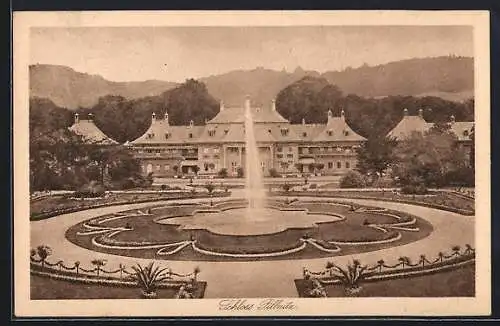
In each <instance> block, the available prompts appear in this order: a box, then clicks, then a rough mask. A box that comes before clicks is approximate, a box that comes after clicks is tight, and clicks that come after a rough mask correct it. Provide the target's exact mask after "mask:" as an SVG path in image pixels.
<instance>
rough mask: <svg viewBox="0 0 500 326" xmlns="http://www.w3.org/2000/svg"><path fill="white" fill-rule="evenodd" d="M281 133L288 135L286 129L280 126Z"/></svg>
mask: <svg viewBox="0 0 500 326" xmlns="http://www.w3.org/2000/svg"><path fill="white" fill-rule="evenodd" d="M281 135H282V136H288V129H287V128H282V129H281Z"/></svg>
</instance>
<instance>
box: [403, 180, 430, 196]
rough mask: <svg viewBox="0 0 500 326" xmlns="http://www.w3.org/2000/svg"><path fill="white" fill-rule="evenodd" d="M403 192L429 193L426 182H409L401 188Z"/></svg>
mask: <svg viewBox="0 0 500 326" xmlns="http://www.w3.org/2000/svg"><path fill="white" fill-rule="evenodd" d="M401 192H402V193H403V194H412V195H425V194H426V193H427V187H426V186H425V184H423V183H420V184H409V185H406V186H403V187H402V188H401Z"/></svg>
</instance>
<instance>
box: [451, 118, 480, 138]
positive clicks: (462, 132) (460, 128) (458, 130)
mask: <svg viewBox="0 0 500 326" xmlns="http://www.w3.org/2000/svg"><path fill="white" fill-rule="evenodd" d="M472 127H474V122H473V121H460V122H458V121H457V122H455V121H454V122H452V123H450V129H451V131H453V133H454V134H455V135H456V136H457V138H458V140H460V141H467V140H471V139H470V134H471V133H472Z"/></svg>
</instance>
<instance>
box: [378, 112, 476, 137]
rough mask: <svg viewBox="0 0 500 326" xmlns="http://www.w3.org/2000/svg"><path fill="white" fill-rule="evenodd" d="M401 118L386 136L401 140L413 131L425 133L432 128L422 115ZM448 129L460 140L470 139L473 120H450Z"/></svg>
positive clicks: (430, 123)
mask: <svg viewBox="0 0 500 326" xmlns="http://www.w3.org/2000/svg"><path fill="white" fill-rule="evenodd" d="M406 114H407V111H405V116H403V119H401V121H400V122H399V123H398V124H397V125H396V127H394V128H393V129H392V130H391V131H390V132H389V133H388V134H387V136H388V137H394V138H396V139H397V140H402V139H405V138H408V137H409V136H410V135H411V134H412V133H413V132H420V133H425V132H427V131H429V129H431V128H432V126H433V125H434V123H432V122H427V121H425V120H424V118H423V117H422V115H421V114H420V115H416V116H409V115H406ZM449 125H450V130H451V131H452V132H453V133H454V134H455V135H456V136H457V138H458V140H460V141H467V140H470V137H469V135H470V133H471V132H472V127H473V126H474V122H473V121H455V120H454V118H452V121H451V122H450V123H449Z"/></svg>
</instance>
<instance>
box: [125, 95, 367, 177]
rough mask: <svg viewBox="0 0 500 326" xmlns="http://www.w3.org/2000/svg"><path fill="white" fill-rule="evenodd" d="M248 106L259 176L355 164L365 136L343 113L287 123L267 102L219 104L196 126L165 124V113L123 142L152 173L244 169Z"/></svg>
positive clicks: (340, 170)
mask: <svg viewBox="0 0 500 326" xmlns="http://www.w3.org/2000/svg"><path fill="white" fill-rule="evenodd" d="M247 107H248V108H249V109H250V110H251V112H252V117H253V121H254V133H255V137H256V142H257V146H258V149H259V157H260V165H261V168H262V171H263V173H264V175H269V174H270V173H271V170H272V169H274V170H275V171H276V172H278V173H280V174H299V173H317V174H318V173H319V174H323V175H341V174H345V173H346V172H347V171H350V170H352V169H354V168H355V167H356V164H357V160H356V148H358V147H359V146H360V145H361V144H362V143H363V142H364V141H365V140H366V139H365V138H363V137H362V136H360V135H358V134H356V133H355V132H354V131H353V130H352V129H351V128H350V127H349V125H348V124H347V123H346V121H345V116H344V112H343V111H342V114H341V116H340V117H334V116H333V115H332V112H331V111H328V112H327V113H326V114H328V121H327V123H326V124H307V123H306V122H305V121H303V122H302V123H301V124H291V123H290V122H289V121H288V120H286V119H285V118H283V117H282V116H281V115H280V114H279V113H278V112H277V111H276V106H275V102H274V101H273V102H272V103H271V105H270V107H268V108H260V107H251V104H250V99H248V98H247V99H246V100H245V103H244V106H242V107H225V106H224V104H223V103H222V102H221V105H220V111H219V113H218V114H217V115H216V116H215V117H214V118H213V119H211V120H209V121H206V122H205V124H204V125H202V126H195V125H194V124H193V122H191V123H190V124H189V125H187V126H174V125H171V124H170V123H169V119H168V113H167V114H166V115H165V116H164V117H157V116H156V115H155V114H154V113H153V115H152V118H151V126H150V127H149V129H148V130H147V131H146V132H145V133H144V134H143V135H142V136H140V137H139V138H137V139H136V140H134V141H132V142H130V143H129V144H128V145H129V146H130V148H131V150H132V151H133V152H134V155H135V156H136V157H137V158H138V159H139V160H140V161H141V165H142V169H143V172H144V173H146V174H147V173H153V175H154V176H158V177H171V176H174V175H181V174H182V175H186V174H187V175H192V174H198V175H217V174H218V173H219V171H221V169H226V170H227V172H228V175H229V176H236V175H237V173H238V170H239V169H240V168H242V169H243V171H244V170H245V155H246V153H245V127H244V113H245V109H246V108H247Z"/></svg>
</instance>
